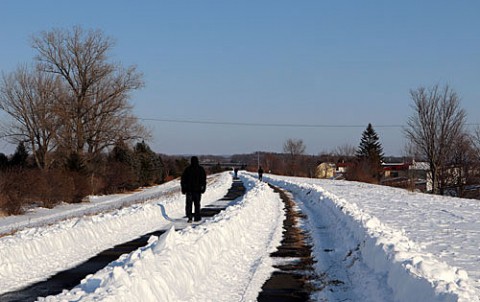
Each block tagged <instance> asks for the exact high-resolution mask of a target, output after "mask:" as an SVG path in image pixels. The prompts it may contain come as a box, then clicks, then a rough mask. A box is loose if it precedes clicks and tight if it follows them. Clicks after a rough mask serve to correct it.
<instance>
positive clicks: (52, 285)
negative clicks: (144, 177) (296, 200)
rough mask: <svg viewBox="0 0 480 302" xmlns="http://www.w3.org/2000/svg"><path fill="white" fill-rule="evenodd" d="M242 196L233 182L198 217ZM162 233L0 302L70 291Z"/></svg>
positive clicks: (119, 247)
mask: <svg viewBox="0 0 480 302" xmlns="http://www.w3.org/2000/svg"><path fill="white" fill-rule="evenodd" d="M244 193H245V187H244V186H243V183H242V182H241V181H240V180H238V179H235V180H234V181H233V183H232V187H231V188H230V189H229V191H228V192H227V194H226V195H225V196H224V197H223V198H222V199H220V200H218V201H217V202H215V203H213V204H211V205H208V206H205V207H203V208H202V209H201V214H202V217H212V216H214V215H216V214H218V213H219V212H220V211H223V210H224V209H225V208H226V207H227V206H228V205H229V204H230V203H232V202H233V201H234V200H236V199H237V198H239V197H241V196H242V195H243V194H244ZM165 232H166V229H162V230H158V231H155V232H151V233H148V234H145V235H143V236H141V237H139V238H136V239H134V240H131V241H129V242H125V243H122V244H119V245H116V246H114V247H112V248H110V249H107V250H105V251H103V252H101V253H99V254H97V255H96V256H94V257H92V258H90V259H88V260H87V261H85V262H84V263H82V264H80V265H78V266H76V267H74V268H71V269H69V270H66V271H62V272H59V273H57V274H55V275H53V276H51V277H49V278H48V279H46V280H44V281H41V282H38V283H35V284H32V285H30V286H28V287H26V288H23V289H20V290H18V291H14V292H9V293H5V294H2V295H0V301H2V302H13V301H25V302H29V301H35V300H36V299H37V297H46V296H50V295H56V294H59V293H61V292H62V291H63V290H64V289H72V288H73V287H75V286H76V285H78V284H79V283H80V281H81V280H83V279H84V278H85V277H86V276H87V275H89V274H93V273H95V272H97V271H98V270H100V269H102V268H104V267H105V266H107V265H108V264H109V263H110V262H112V261H115V260H117V259H118V258H119V257H120V256H121V255H123V254H127V253H130V252H132V251H134V250H136V249H138V248H140V247H142V246H145V245H147V243H148V239H149V238H150V237H151V236H160V235H162V234H163V233H165Z"/></svg>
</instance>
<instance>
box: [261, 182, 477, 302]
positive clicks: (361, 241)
mask: <svg viewBox="0 0 480 302" xmlns="http://www.w3.org/2000/svg"><path fill="white" fill-rule="evenodd" d="M268 180H269V181H271V182H272V183H274V184H275V185H277V186H280V187H282V188H285V189H287V190H289V191H291V192H293V193H294V195H295V196H298V197H297V198H299V199H301V200H303V201H304V202H308V203H310V204H311V206H313V207H316V208H318V211H317V212H316V213H319V215H321V213H324V215H323V216H322V218H319V217H316V219H326V222H327V223H330V224H333V225H335V229H336V232H335V233H336V237H337V238H336V239H337V240H338V241H339V242H344V243H345V245H347V246H348V247H346V248H345V249H346V250H348V249H350V251H352V252H353V253H355V257H356V258H355V259H354V260H353V262H355V261H359V262H362V263H364V264H366V265H367V266H368V267H369V268H370V269H371V270H372V272H373V273H375V274H379V275H380V276H384V278H385V280H386V282H387V284H388V286H389V287H390V288H391V290H392V295H393V297H392V300H393V301H419V302H423V301H432V302H433V301H442V302H447V301H448V302H450V301H463V302H472V301H479V300H478V291H476V289H475V287H474V284H473V282H472V280H471V279H469V277H468V274H467V272H466V271H465V270H463V269H459V268H456V267H453V266H450V265H448V264H447V263H445V262H443V261H440V260H439V259H438V258H437V257H435V256H434V255H433V254H431V253H428V252H426V251H425V250H423V249H422V246H421V245H419V244H418V243H416V242H413V241H412V240H410V239H409V238H408V237H407V236H406V234H405V232H403V231H402V230H398V229H394V228H392V227H389V226H388V225H386V224H384V223H383V222H382V221H381V219H379V218H377V217H375V216H372V215H371V214H369V213H367V212H366V211H365V210H364V209H362V208H359V206H358V205H357V204H356V201H357V200H351V199H348V200H347V199H344V198H342V197H341V196H338V195H336V194H333V193H331V192H329V191H327V190H325V189H324V188H323V187H322V183H321V181H318V183H319V184H316V183H306V181H305V180H303V181H302V179H286V178H282V177H273V176H272V177H270V178H268ZM308 182H314V181H311V180H309V181H308ZM336 184H338V182H337V183H336ZM336 184H333V185H332V186H334V185H336ZM348 186H349V189H347V186H345V188H344V189H345V190H352V187H354V189H355V195H356V196H357V198H358V199H362V198H364V199H366V198H367V194H369V193H367V192H368V191H365V192H363V194H362V190H361V187H355V186H352V184H351V183H349V185H348ZM377 188H378V186H377ZM382 189H383V190H389V189H390V188H382ZM349 193H351V192H350V191H349ZM370 193H371V192H370ZM337 194H341V192H340V193H339V192H337ZM369 197H370V196H368V198H369ZM384 202H386V204H385V205H384V206H385V207H388V206H389V204H388V201H384ZM376 203H377V204H378V203H382V200H376ZM325 213H328V215H325ZM407 223H408V222H407ZM433 231H435V230H433ZM355 246H356V247H355ZM353 265H354V263H352V266H353Z"/></svg>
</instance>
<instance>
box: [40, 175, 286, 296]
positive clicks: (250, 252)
mask: <svg viewBox="0 0 480 302" xmlns="http://www.w3.org/2000/svg"><path fill="white" fill-rule="evenodd" d="M243 181H244V183H245V185H246V187H247V193H246V194H245V196H244V197H243V198H242V199H241V200H239V201H238V203H237V204H235V205H232V206H230V207H228V208H227V209H226V210H225V211H223V212H221V213H220V214H218V215H217V216H215V217H214V218H212V219H208V220H206V221H205V222H204V223H203V224H200V225H196V226H195V225H194V226H193V227H187V228H186V229H184V230H182V231H175V229H174V227H172V228H170V229H169V231H168V232H166V233H165V234H163V235H162V236H161V237H160V238H158V237H155V236H152V237H151V239H150V243H149V244H148V245H147V246H145V247H143V248H141V249H138V250H137V251H135V252H132V253H130V254H128V255H124V256H122V257H121V258H120V259H119V260H118V261H115V262H114V263H112V264H110V265H108V266H107V267H106V268H104V269H103V270H100V271H99V272H97V273H96V274H94V275H91V276H89V277H87V278H86V279H85V280H83V281H82V284H81V285H79V286H78V287H76V288H74V289H73V290H71V291H65V292H64V293H62V294H60V295H58V296H55V297H47V298H45V299H40V301H48V302H53V301H115V302H119V301H253V300H255V299H256V297H257V294H258V292H259V290H260V288H261V286H262V284H263V283H264V282H265V280H266V279H267V278H268V277H269V275H270V273H271V272H272V270H273V269H272V261H271V259H270V256H269V254H270V253H271V252H272V251H274V250H275V248H276V247H277V246H278V245H279V244H280V240H281V237H282V231H283V228H282V226H283V218H284V215H285V214H284V211H283V203H282V202H281V200H280V198H279V196H278V195H277V194H275V193H274V192H273V191H272V190H271V189H270V188H269V187H268V186H267V185H266V184H265V183H259V182H258V181H256V180H254V179H252V178H248V177H246V178H243Z"/></svg>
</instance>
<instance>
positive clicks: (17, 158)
mask: <svg viewBox="0 0 480 302" xmlns="http://www.w3.org/2000/svg"><path fill="white" fill-rule="evenodd" d="M27 159H28V151H27V149H26V148H25V144H24V143H23V142H20V143H19V144H18V146H17V149H15V153H13V155H12V158H11V159H10V166H12V167H21V168H25V167H26V166H27Z"/></svg>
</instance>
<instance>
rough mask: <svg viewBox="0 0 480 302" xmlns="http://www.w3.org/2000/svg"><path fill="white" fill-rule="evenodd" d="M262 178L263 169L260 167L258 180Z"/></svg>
mask: <svg viewBox="0 0 480 302" xmlns="http://www.w3.org/2000/svg"><path fill="white" fill-rule="evenodd" d="M262 178H263V169H262V167H259V168H258V180H260V181H262Z"/></svg>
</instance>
